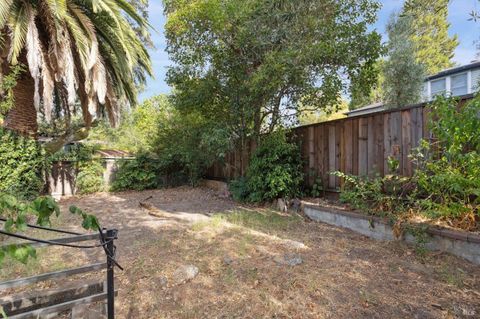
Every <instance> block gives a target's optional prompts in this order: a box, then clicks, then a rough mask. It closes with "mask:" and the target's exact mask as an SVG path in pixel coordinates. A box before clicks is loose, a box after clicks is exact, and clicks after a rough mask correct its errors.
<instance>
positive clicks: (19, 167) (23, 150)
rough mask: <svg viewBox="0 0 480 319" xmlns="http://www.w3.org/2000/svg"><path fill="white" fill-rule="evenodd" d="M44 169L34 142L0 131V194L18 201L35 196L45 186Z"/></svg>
mask: <svg viewBox="0 0 480 319" xmlns="http://www.w3.org/2000/svg"><path fill="white" fill-rule="evenodd" d="M47 167H48V163H47V161H46V155H45V151H44V150H43V148H42V147H41V145H40V144H38V143H37V141H35V140H34V139H32V138H29V137H23V136H20V135H17V134H15V133H13V132H10V131H8V130H5V129H3V128H0V191H2V192H7V193H10V194H14V195H15V196H17V197H19V198H32V197H35V196H37V195H38V194H39V193H41V191H42V190H43V188H44V186H45V181H44V172H45V170H46V168H47Z"/></svg>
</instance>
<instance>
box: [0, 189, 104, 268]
mask: <svg viewBox="0 0 480 319" xmlns="http://www.w3.org/2000/svg"><path fill="white" fill-rule="evenodd" d="M70 212H71V213H72V214H76V215H79V216H80V217H81V218H82V227H83V228H85V229H87V230H98V229H99V228H100V224H99V222H98V220H97V218H96V217H95V216H94V215H90V214H88V213H86V212H84V211H83V210H81V209H80V208H78V207H75V206H72V207H70ZM59 215H60V207H59V206H58V204H57V203H56V202H55V200H54V199H53V198H52V197H49V196H41V197H37V198H36V199H35V200H33V201H24V200H20V199H18V198H16V197H15V196H13V195H10V194H7V193H0V216H2V217H3V218H5V219H6V221H5V222H4V224H3V230H4V231H6V232H8V233H17V232H24V231H26V230H27V228H28V226H27V223H28V220H29V219H32V218H34V219H35V220H36V221H35V223H36V224H37V225H39V226H51V218H52V217H58V216H59ZM36 256H37V254H36V250H35V248H33V247H32V246H31V245H29V244H10V245H4V246H2V247H1V248H0V265H1V263H2V261H3V260H4V259H5V257H10V258H12V259H14V260H17V261H20V262H22V263H27V261H28V259H29V258H36Z"/></svg>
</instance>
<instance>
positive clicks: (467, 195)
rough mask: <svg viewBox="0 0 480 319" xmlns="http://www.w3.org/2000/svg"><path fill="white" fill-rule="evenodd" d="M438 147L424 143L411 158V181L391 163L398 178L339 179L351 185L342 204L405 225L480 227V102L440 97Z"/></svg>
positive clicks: (435, 117)
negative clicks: (414, 219) (414, 221)
mask: <svg viewBox="0 0 480 319" xmlns="http://www.w3.org/2000/svg"><path fill="white" fill-rule="evenodd" d="M430 107H431V110H432V111H431V118H430V121H429V123H430V128H431V131H432V133H433V136H434V137H435V138H434V141H435V142H434V143H431V142H430V141H425V140H423V141H421V143H420V146H419V147H418V149H416V150H415V151H414V152H413V153H412V154H411V158H412V160H413V161H414V163H415V165H416V170H415V173H414V176H413V177H411V178H407V177H401V176H398V175H396V173H397V171H398V166H399V162H398V160H396V159H394V158H389V159H388V161H387V163H388V165H389V169H390V170H391V172H392V175H387V176H385V177H383V178H380V177H376V178H366V177H356V176H350V175H345V174H343V173H340V172H336V173H335V174H336V175H337V176H339V177H341V178H343V179H344V181H345V186H344V189H343V191H342V193H341V196H340V197H341V200H342V201H344V202H346V203H349V204H350V205H351V206H352V207H354V208H357V209H361V210H363V211H365V212H368V213H371V214H381V215H389V216H391V217H392V218H394V219H397V220H401V219H403V218H408V217H410V215H411V214H420V215H423V216H424V217H427V218H430V219H439V220H444V221H446V222H448V223H449V224H450V225H452V226H454V227H458V228H462V229H465V230H478V229H479V228H480V222H479V221H480V211H479V205H480V134H479V133H478V132H480V117H479V116H478V115H479V114H480V98H479V97H476V98H474V99H473V100H472V101H470V102H468V103H466V104H465V105H458V101H457V100H455V99H454V98H445V97H438V98H437V99H436V100H435V101H434V102H433V103H432V104H431V106H430Z"/></svg>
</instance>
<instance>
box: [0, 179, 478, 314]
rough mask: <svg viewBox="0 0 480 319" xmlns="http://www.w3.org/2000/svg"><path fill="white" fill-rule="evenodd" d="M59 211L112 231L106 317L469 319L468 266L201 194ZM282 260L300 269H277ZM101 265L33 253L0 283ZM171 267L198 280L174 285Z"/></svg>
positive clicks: (92, 199) (75, 254) (75, 201)
mask: <svg viewBox="0 0 480 319" xmlns="http://www.w3.org/2000/svg"><path fill="white" fill-rule="evenodd" d="M140 202H142V203H144V205H142V206H140V205H139V203H140ZM145 204H146V205H145ZM61 205H62V208H63V211H67V210H68V206H69V205H77V206H78V207H80V208H82V209H85V210H87V211H89V212H91V213H94V214H96V215H97V216H98V217H99V219H100V221H101V223H102V226H104V227H115V228H118V229H119V230H120V233H119V237H120V238H119V240H118V242H117V247H118V261H119V263H120V264H121V265H122V266H123V267H124V268H125V270H124V271H123V272H122V271H119V270H116V284H117V287H118V289H119V295H118V298H117V300H116V309H117V317H118V318H480V267H478V266H477V265H473V264H471V263H469V262H467V261H465V260H462V259H459V258H456V257H454V256H450V255H447V254H443V253H438V252H437V253H426V255H418V254H417V253H416V252H415V250H414V248H412V247H409V246H406V245H405V244H403V243H401V242H381V241H375V240H372V239H369V238H366V237H364V236H362V235H358V234H356V233H354V232H351V231H349V230H345V229H341V228H336V227H332V226H328V225H325V224H321V223H315V222H310V221H307V220H305V219H303V218H302V217H300V216H292V215H287V214H280V213H277V212H273V211H271V210H270V209H268V208H253V207H243V206H240V205H238V204H236V203H234V202H232V201H230V200H228V199H222V198H220V197H219V196H217V194H216V193H215V192H213V191H210V190H208V189H205V188H195V189H193V188H188V187H181V188H175V189H167V190H155V191H145V192H126V193H116V194H97V195H92V196H85V197H75V198H69V199H66V200H63V201H62V202H61ZM218 213H223V214H221V215H219V214H218ZM73 224H78V219H76V218H75V217H74V216H72V215H70V214H68V213H64V214H63V215H62V217H61V218H60V220H59V221H58V223H57V225H56V226H57V227H63V228H70V229H79V228H78V227H74V226H72V225H73ZM285 255H287V256H291V255H294V256H296V257H300V259H301V261H302V262H301V263H300V264H297V265H295V266H289V265H286V264H282V263H279V262H278V260H282V258H283V257H284V256H285ZM103 258H104V257H103V255H102V251H97V252H95V253H92V252H90V251H88V252H85V251H72V250H71V249H70V250H65V249H63V248H59V249H56V248H55V249H54V251H53V252H49V253H47V252H46V251H43V250H42V251H41V252H40V256H39V261H38V262H37V263H36V264H35V267H34V268H35V269H33V268H32V266H18V264H15V265H14V264H12V265H11V267H10V268H8V267H7V268H4V269H2V271H1V273H0V276H1V277H3V278H5V277H9V278H11V277H17V276H24V275H25V274H26V273H28V274H31V273H32V272H34V271H46V270H47V269H48V270H51V268H52V267H53V268H65V267H71V266H74V265H79V264H82V263H85V261H87V260H88V261H89V262H95V261H98V260H103ZM182 265H194V266H196V267H198V269H199V274H198V275H197V276H196V277H195V278H193V280H191V281H188V282H186V283H183V284H176V283H175V282H174V277H175V276H174V275H173V274H174V272H175V270H176V269H177V268H178V267H180V266H182ZM86 279H87V278H86Z"/></svg>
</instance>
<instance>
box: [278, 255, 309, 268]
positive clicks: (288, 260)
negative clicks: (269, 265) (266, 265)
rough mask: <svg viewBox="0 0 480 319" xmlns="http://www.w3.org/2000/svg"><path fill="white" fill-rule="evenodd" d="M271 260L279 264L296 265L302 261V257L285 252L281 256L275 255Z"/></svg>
mask: <svg viewBox="0 0 480 319" xmlns="http://www.w3.org/2000/svg"><path fill="white" fill-rule="evenodd" d="M273 260H274V261H275V262H276V263H277V264H279V265H286V266H297V265H300V264H302V263H303V259H302V257H300V255H298V254H285V255H283V256H275V257H274V258H273Z"/></svg>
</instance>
